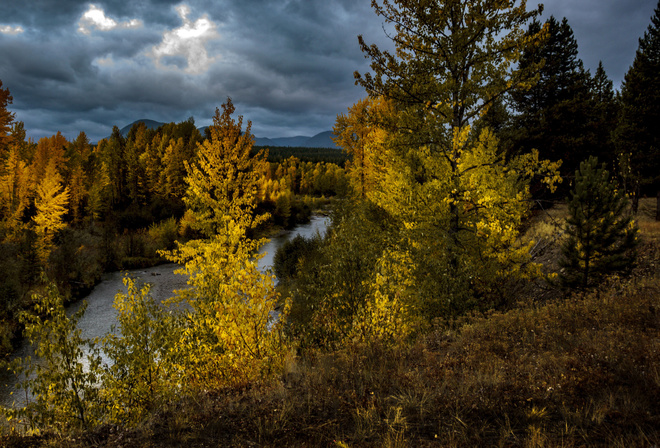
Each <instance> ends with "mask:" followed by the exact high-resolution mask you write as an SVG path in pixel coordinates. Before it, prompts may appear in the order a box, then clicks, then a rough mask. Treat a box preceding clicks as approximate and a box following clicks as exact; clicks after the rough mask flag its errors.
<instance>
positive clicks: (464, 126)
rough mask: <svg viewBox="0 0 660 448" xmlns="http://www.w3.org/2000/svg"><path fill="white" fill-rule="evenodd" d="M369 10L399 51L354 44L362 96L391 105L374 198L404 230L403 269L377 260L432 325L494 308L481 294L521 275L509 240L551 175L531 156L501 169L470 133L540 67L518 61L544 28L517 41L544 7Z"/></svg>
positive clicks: (491, 148) (413, 5)
mask: <svg viewBox="0 0 660 448" xmlns="http://www.w3.org/2000/svg"><path fill="white" fill-rule="evenodd" d="M373 6H374V9H375V10H376V13H377V14H378V15H380V16H382V17H383V18H384V20H385V22H386V23H387V24H388V25H391V27H392V28H393V29H394V33H393V35H392V36H391V38H392V40H393V42H394V45H395V47H396V52H395V53H390V52H389V51H382V50H380V49H379V48H378V47H377V46H375V45H371V46H369V45H367V44H366V42H365V41H364V39H363V38H362V37H360V38H359V41H360V45H361V47H362V50H363V51H364V52H365V53H366V56H367V57H368V58H370V59H371V61H372V63H371V68H372V70H373V73H368V74H365V75H362V74H359V73H356V75H355V76H356V79H357V82H358V83H359V84H361V85H362V86H363V87H365V88H366V90H367V92H368V93H369V95H370V96H372V97H383V98H385V99H387V100H388V101H391V102H392V104H393V110H394V111H395V113H393V114H389V115H385V116H383V119H382V120H381V123H379V124H380V125H381V126H383V127H384V128H385V129H386V130H387V131H388V138H387V141H386V143H385V145H384V148H385V151H384V156H383V157H384V162H385V163H386V166H387V170H385V175H384V176H383V177H382V179H381V182H379V189H378V190H379V191H377V192H376V194H374V197H373V200H374V202H375V203H376V204H378V205H379V206H381V207H383V208H384V209H385V210H386V211H387V212H388V213H390V214H391V216H393V217H395V218H396V219H397V220H398V221H399V223H400V224H399V226H400V229H401V232H400V234H399V243H398V244H399V249H398V252H397V253H394V252H390V254H389V257H391V258H392V259H393V260H394V259H396V260H399V261H398V262H397V263H381V265H382V267H383V269H382V270H381V275H382V276H383V278H387V276H388V275H391V276H395V275H396V272H395V271H397V270H398V269H399V270H401V269H403V271H405V272H410V273H411V275H414V276H415V277H416V279H417V280H418V281H417V282H416V283H417V284H418V285H419V297H422V296H424V297H425V299H424V300H423V303H422V302H420V303H417V304H415V306H419V307H422V308H425V310H426V311H425V312H427V313H428V314H429V315H430V316H432V315H438V314H442V313H452V312H461V311H462V310H463V309H464V308H465V307H466V306H468V307H469V306H475V304H474V303H472V304H470V300H475V299H474V298H475V297H481V299H480V300H482V302H483V303H482V305H483V306H492V300H491V299H488V298H487V297H489V295H491V294H494V293H495V292H494V291H493V288H494V285H497V284H498V283H501V282H500V281H498V280H496V279H497V278H498V277H500V276H502V275H504V276H506V275H510V274H511V275H513V274H515V275H517V274H518V273H519V267H520V266H523V265H524V260H525V259H526V249H525V247H516V237H517V229H518V228H519V226H520V224H521V221H522V219H523V217H524V216H525V214H526V212H527V211H528V203H527V202H526V200H527V199H528V197H529V189H528V187H527V183H528V181H529V178H530V177H531V176H533V175H534V174H535V173H539V172H542V171H545V173H546V174H550V175H551V176H550V178H546V181H547V182H549V183H552V182H553V181H554V180H556V179H553V178H552V177H553V176H552V173H553V171H554V169H555V166H553V165H552V164H550V163H548V162H540V161H539V160H538V155H537V154H536V153H535V152H530V153H527V154H524V155H522V157H521V158H520V159H517V160H515V161H512V162H510V163H507V161H506V160H505V158H504V157H503V155H502V154H501V151H499V148H498V142H497V139H496V138H495V136H494V135H493V134H492V132H491V131H490V130H488V129H482V130H481V131H480V133H478V134H477V133H476V132H475V131H474V125H475V123H476V122H477V121H478V120H479V119H480V117H482V116H483V115H484V114H485V113H486V112H487V111H488V109H489V108H490V107H491V106H492V105H493V104H494V103H495V102H496V101H498V99H500V98H502V97H503V95H505V94H506V93H507V92H509V91H510V90H511V89H512V88H514V87H516V88H525V87H526V88H529V87H530V86H531V85H532V84H533V82H534V81H535V75H536V73H537V71H538V67H539V66H540V65H541V63H540V62H539V63H537V64H531V65H529V66H525V67H521V66H520V65H519V64H518V62H519V61H520V58H521V55H522V54H523V53H524V51H525V50H526V49H528V48H529V47H530V46H535V45H539V44H540V43H541V42H542V40H543V38H544V36H545V32H546V30H545V28H542V29H540V30H539V31H538V32H537V33H534V34H526V32H525V25H526V23H527V22H528V21H529V20H530V19H532V18H533V17H535V16H536V15H538V14H539V13H540V10H532V11H527V9H526V2H525V1H522V2H518V1H509V2H501V1H495V0H492V1H489V0H487V1H482V2H471V1H465V0H446V1H441V2H422V3H420V2H418V1H412V0H394V1H389V0H384V1H382V2H376V1H375V2H373ZM401 263H403V264H401ZM404 268H405V269H404ZM392 278H395V277H392ZM374 282H376V280H374ZM406 283H407V282H406V281H404V280H403V279H401V281H400V283H399V286H396V285H394V283H389V284H388V282H387V281H383V282H382V286H383V287H384V288H385V289H387V288H389V290H387V291H386V290H384V289H382V288H381V294H386V295H388V296H389V297H397V295H399V296H401V294H402V291H403V290H402V289H398V288H399V287H400V288H403V289H405V288H406V287H405V285H406ZM390 286H392V287H391V288H390ZM376 287H378V288H380V286H378V285H377V284H376V283H374V288H376ZM383 297H384V296H383ZM386 302H387V300H381V302H380V303H381V304H384V303H386Z"/></svg>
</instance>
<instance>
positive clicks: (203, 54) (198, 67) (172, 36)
mask: <svg viewBox="0 0 660 448" xmlns="http://www.w3.org/2000/svg"><path fill="white" fill-rule="evenodd" d="M176 11H177V13H178V14H179V17H181V21H182V22H183V25H182V26H180V27H179V28H176V29H173V30H170V31H166V32H165V33H164V34H163V41H162V42H161V43H160V44H159V45H157V46H155V47H154V48H153V50H152V53H151V57H152V58H153V59H154V60H155V62H156V65H157V66H158V67H160V68H165V67H167V68H170V69H177V68H183V69H184V70H185V71H186V72H187V73H190V74H201V73H204V72H206V71H207V70H208V69H209V67H210V66H211V64H213V63H214V62H215V61H216V59H217V58H216V57H212V56H209V54H208V51H207V50H206V44H207V42H208V41H210V40H214V39H217V38H218V37H220V36H219V34H218V32H217V26H216V24H215V23H214V22H213V21H211V20H210V19H209V18H208V16H207V15H206V14H205V15H203V16H202V17H200V18H199V19H197V20H195V21H194V22H193V21H192V20H190V19H189V18H188V16H189V15H190V12H191V11H190V7H189V6H188V5H186V4H181V5H179V6H177V7H176ZM172 61H184V62H185V64H183V65H184V66H185V67H182V64H178V63H173V62H172Z"/></svg>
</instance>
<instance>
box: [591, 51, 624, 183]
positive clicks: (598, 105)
mask: <svg viewBox="0 0 660 448" xmlns="http://www.w3.org/2000/svg"><path fill="white" fill-rule="evenodd" d="M591 103H592V107H591V121H590V127H589V135H590V138H591V147H590V148H589V154H590V155H594V156H596V157H598V158H599V159H600V160H602V161H603V162H605V163H606V164H607V166H608V167H609V168H610V169H611V170H614V169H616V166H617V163H616V161H617V156H616V149H615V145H614V129H616V126H617V121H618V115H619V102H618V100H617V98H616V96H615V93H614V88H613V84H612V81H611V80H610V79H609V78H608V77H607V74H606V73H605V69H604V68H603V63H602V62H600V63H599V64H598V68H597V69H596V73H595V74H594V77H593V78H592V80H591ZM611 172H614V171H611Z"/></svg>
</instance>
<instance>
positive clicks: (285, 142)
mask: <svg viewBox="0 0 660 448" xmlns="http://www.w3.org/2000/svg"><path fill="white" fill-rule="evenodd" d="M136 123H144V124H145V125H146V126H147V128H148V129H157V128H158V127H160V126H162V125H164V124H166V123H161V122H159V121H154V120H149V119H146V118H142V119H140V120H136V121H134V122H133V123H131V124H128V125H126V126H124V127H123V128H121V130H120V131H121V134H122V135H123V136H124V137H126V136H127V135H128V131H130V130H131V128H132V127H133V125H134V124H136ZM205 128H206V127H202V128H199V131H200V132H201V133H202V135H203V134H204V131H205ZM332 136H333V134H332V131H325V132H321V133H319V134H316V135H314V136H313V137H308V136H305V135H298V136H295V137H277V138H268V137H255V142H254V146H267V147H268V146H270V147H282V146H284V147H286V146H289V147H304V148H336V149H339V147H338V146H337V145H335V142H333V141H332Z"/></svg>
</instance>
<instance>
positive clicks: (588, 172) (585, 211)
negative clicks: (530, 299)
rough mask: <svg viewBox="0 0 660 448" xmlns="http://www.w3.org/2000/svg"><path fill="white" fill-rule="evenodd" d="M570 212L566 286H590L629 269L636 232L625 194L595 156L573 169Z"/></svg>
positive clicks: (564, 264) (563, 263)
mask: <svg viewBox="0 0 660 448" xmlns="http://www.w3.org/2000/svg"><path fill="white" fill-rule="evenodd" d="M568 213H569V216H568V218H567V220H566V234H567V235H568V238H567V239H566V241H565V242H564V244H563V245H562V254H563V258H562V260H561V263H560V264H561V266H562V267H563V268H564V269H563V271H562V281H563V283H564V284H565V285H568V286H578V287H582V288H586V287H587V286H591V285H593V284H595V282H596V281H598V280H600V279H601V278H602V277H603V276H604V275H606V274H609V273H614V272H623V271H628V270H630V269H631V267H632V264H633V261H634V259H635V246H636V245H637V242H638V241H637V233H638V231H637V228H636V226H635V225H634V222H633V220H632V218H631V216H630V214H629V213H628V199H627V198H626V196H625V193H624V192H623V191H622V190H619V189H618V188H617V187H616V185H615V184H614V183H612V181H611V179H610V173H609V172H608V171H607V170H606V169H605V164H603V165H602V166H601V165H600V164H599V163H598V159H597V158H596V157H593V156H592V157H589V159H588V160H586V161H584V162H582V163H581V164H580V169H579V170H578V171H576V172H575V186H574V188H573V190H572V191H571V196H570V198H569V201H568Z"/></svg>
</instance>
